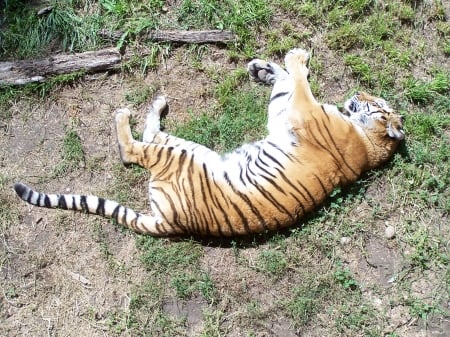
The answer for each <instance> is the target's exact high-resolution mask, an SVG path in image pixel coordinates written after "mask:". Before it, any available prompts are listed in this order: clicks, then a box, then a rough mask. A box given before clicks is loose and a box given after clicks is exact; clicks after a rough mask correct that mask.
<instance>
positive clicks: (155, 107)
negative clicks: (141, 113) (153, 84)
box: [148, 96, 168, 117]
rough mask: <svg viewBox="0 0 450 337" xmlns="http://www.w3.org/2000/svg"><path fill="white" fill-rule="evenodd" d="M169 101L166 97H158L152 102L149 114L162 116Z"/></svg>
mask: <svg viewBox="0 0 450 337" xmlns="http://www.w3.org/2000/svg"><path fill="white" fill-rule="evenodd" d="M167 107H168V106H167V101H166V98H165V97H164V96H158V97H156V99H155V100H154V101H153V102H152V104H151V105H150V108H149V110H148V113H149V114H152V113H153V114H155V115H157V116H158V117H159V116H161V114H162V112H163V111H165V110H166V109H167Z"/></svg>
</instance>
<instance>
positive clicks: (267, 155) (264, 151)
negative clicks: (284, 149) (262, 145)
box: [262, 149, 284, 169]
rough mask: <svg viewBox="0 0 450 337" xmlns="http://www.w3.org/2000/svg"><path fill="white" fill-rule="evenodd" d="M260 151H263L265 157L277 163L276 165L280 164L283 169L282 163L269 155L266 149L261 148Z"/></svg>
mask: <svg viewBox="0 0 450 337" xmlns="http://www.w3.org/2000/svg"><path fill="white" fill-rule="evenodd" d="M262 153H263V154H264V155H265V156H266V157H269V159H270V160H272V161H273V162H275V163H277V164H278V166H280V167H281V168H283V169H284V166H283V164H281V163H280V162H279V161H278V160H277V159H276V158H275V157H273V156H272V155H270V154H269V153H268V152H267V151H266V150H264V149H262Z"/></svg>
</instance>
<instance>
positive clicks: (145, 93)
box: [125, 83, 159, 107]
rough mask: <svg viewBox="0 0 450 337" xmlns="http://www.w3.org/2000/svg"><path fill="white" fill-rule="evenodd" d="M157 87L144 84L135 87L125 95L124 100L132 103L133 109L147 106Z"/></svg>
mask: <svg viewBox="0 0 450 337" xmlns="http://www.w3.org/2000/svg"><path fill="white" fill-rule="evenodd" d="M158 89H159V87H158V86H148V85H146V84H145V83H143V84H142V85H136V86H135V87H133V89H132V90H130V91H128V92H127V93H126V94H125V99H126V100H127V101H128V102H130V103H132V104H133V106H134V107H139V106H140V105H142V104H144V103H145V104H149V100H150V98H151V97H152V96H153V95H154V94H155V93H156V92H157V91H158Z"/></svg>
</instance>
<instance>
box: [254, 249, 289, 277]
mask: <svg viewBox="0 0 450 337" xmlns="http://www.w3.org/2000/svg"><path fill="white" fill-rule="evenodd" d="M286 267H287V260H286V256H285V254H284V253H283V252H282V251H279V250H275V249H267V250H263V251H261V252H260V254H259V256H258V259H257V261H256V269H257V270H258V271H260V272H263V273H266V274H269V275H271V276H274V277H277V278H279V277H281V276H283V274H284V272H285V271H286Z"/></svg>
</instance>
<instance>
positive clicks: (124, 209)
mask: <svg viewBox="0 0 450 337" xmlns="http://www.w3.org/2000/svg"><path fill="white" fill-rule="evenodd" d="M127 212H128V209H127V208H126V207H123V215H122V219H121V223H122V224H123V225H127V226H128V223H127Z"/></svg>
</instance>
